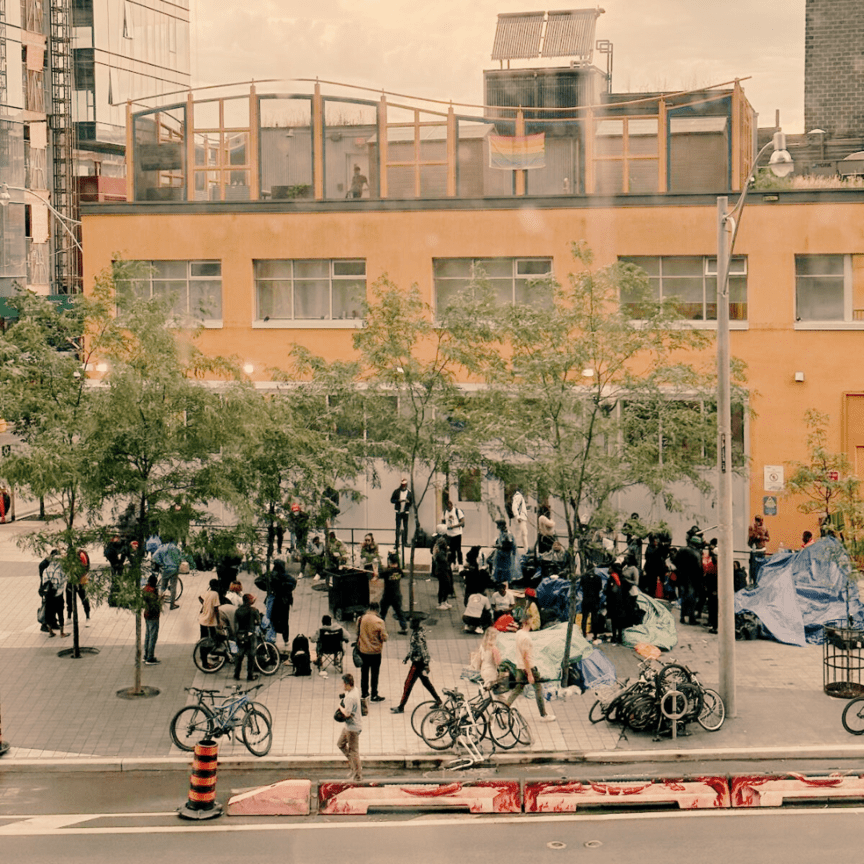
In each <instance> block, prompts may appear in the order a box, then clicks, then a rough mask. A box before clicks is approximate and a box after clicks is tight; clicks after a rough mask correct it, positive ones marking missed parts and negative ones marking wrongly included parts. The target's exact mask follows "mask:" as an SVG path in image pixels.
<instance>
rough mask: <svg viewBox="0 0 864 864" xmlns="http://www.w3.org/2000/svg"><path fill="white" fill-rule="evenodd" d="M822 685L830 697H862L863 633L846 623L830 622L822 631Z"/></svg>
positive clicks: (863, 693) (863, 672)
mask: <svg viewBox="0 0 864 864" xmlns="http://www.w3.org/2000/svg"><path fill="white" fill-rule="evenodd" d="M823 636H824V642H823V644H822V686H823V689H824V690H825V692H826V693H827V694H828V695H829V696H835V697H836V698H838V699H852V698H854V697H856V696H864V630H860V629H858V628H857V627H850V626H849V624H848V622H847V621H845V620H841V621H830V622H828V624H826V625H825V627H824V629H823Z"/></svg>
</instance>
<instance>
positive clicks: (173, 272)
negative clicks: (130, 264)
mask: <svg viewBox="0 0 864 864" xmlns="http://www.w3.org/2000/svg"><path fill="white" fill-rule="evenodd" d="M137 263H139V264H140V265H143V266H141V267H140V272H135V275H134V276H132V278H131V279H129V280H128V283H127V284H128V285H129V287H130V288H131V289H132V290H133V291H134V292H135V293H136V294H137V295H138V296H139V297H144V298H147V299H149V298H151V297H162V298H165V299H168V300H170V301H171V303H172V309H173V311H174V313H175V314H177V315H179V316H181V317H183V318H191V319H192V320H195V321H201V322H203V323H204V324H209V325H211V326H217V325H220V324H221V321H222V262H221V261H144V262H137ZM118 287H120V285H118Z"/></svg>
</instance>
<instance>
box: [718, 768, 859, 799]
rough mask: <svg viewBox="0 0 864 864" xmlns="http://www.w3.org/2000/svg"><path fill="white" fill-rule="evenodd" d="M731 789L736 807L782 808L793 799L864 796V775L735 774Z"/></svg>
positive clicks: (791, 772) (857, 797)
mask: <svg viewBox="0 0 864 864" xmlns="http://www.w3.org/2000/svg"><path fill="white" fill-rule="evenodd" d="M730 789H731V797H732V806H733V807H781V806H782V805H783V803H784V802H786V801H791V800H795V801H806V800H814V801H815V800H824V799H830V798H834V799H842V800H844V801H850V800H855V799H864V775H860V774H838V773H833V774H827V775H818V776H812V777H808V776H807V775H805V774H798V773H796V772H793V771H790V772H789V773H787V774H758V775H752V776H740V777H732V778H731V780H730Z"/></svg>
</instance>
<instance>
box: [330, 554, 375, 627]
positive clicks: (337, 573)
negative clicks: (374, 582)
mask: <svg viewBox="0 0 864 864" xmlns="http://www.w3.org/2000/svg"><path fill="white" fill-rule="evenodd" d="M371 575H372V574H371V573H370V572H369V571H368V570H359V569H357V568H355V567H346V568H343V569H342V570H328V571H327V572H326V573H325V576H326V577H327V580H328V581H329V583H330V592H329V601H330V611H331V612H332V614H333V617H334V618H335V619H336V620H337V621H350V620H353V618H354V616H355V615H356V614H357V613H358V612H363V611H364V610H366V609H367V608H368V607H369V577H370V576H371Z"/></svg>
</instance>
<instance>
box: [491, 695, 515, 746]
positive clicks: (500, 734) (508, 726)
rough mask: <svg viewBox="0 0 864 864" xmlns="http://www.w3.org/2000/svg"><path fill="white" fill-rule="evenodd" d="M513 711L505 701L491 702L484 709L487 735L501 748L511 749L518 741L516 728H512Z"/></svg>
mask: <svg viewBox="0 0 864 864" xmlns="http://www.w3.org/2000/svg"><path fill="white" fill-rule="evenodd" d="M514 713H515V712H514V710H513V709H512V708H511V707H510V706H509V705H508V704H507V703H506V702H493V703H492V704H491V705H490V706H489V708H488V709H487V710H486V717H487V719H488V721H489V722H488V727H487V732H488V735H489V737H490V738H491V739H492V741H494V742H495V744H496V745H497V746H498V747H500V748H501V749H502V750H512V749H513V748H514V747H515V746H516V745H517V744H518V743H519V734H518V729H515V730H514V728H513V722H514V720H513V714H514Z"/></svg>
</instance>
